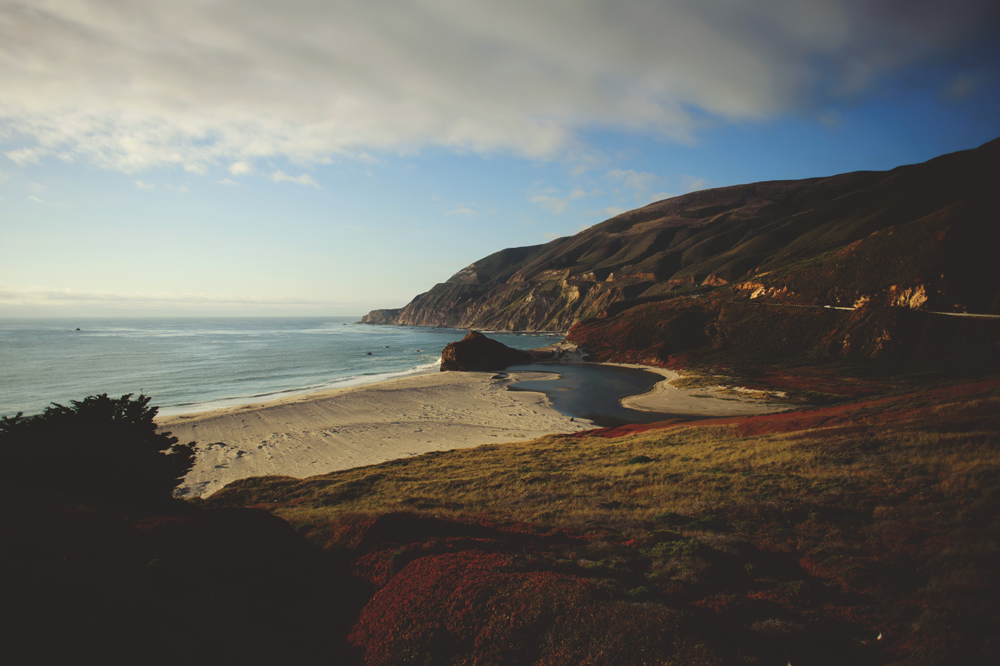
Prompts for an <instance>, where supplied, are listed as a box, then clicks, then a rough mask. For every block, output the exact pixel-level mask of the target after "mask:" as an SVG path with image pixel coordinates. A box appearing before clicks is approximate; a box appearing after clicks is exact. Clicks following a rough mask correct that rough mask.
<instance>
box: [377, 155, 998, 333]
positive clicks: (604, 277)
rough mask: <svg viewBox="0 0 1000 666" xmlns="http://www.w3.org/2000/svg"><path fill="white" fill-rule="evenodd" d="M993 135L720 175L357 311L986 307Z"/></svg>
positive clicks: (491, 317) (491, 318) (555, 314)
mask: <svg viewBox="0 0 1000 666" xmlns="http://www.w3.org/2000/svg"><path fill="white" fill-rule="evenodd" d="M997 172H1000V139H998V140H995V141H992V142H990V143H987V144H985V145H983V146H981V147H979V148H976V149H972V150H967V151H961V152H958V153H951V154H948V155H943V156H941V157H937V158H934V159H932V160H929V161H927V162H924V163H921V164H915V165H906V166H901V167H897V168H895V169H892V170H889V171H857V172H851V173H845V174H838V175H834V176H826V177H817V178H807V179H802V180H777V181H765V182H759V183H750V184H744V185H733V186H728V187H722V188H715V189H710V190H702V191H698V192H692V193H690V194H686V195H681V196H678V197H673V198H671V199H665V200H662V201H658V202H655V203H652V204H649V205H647V206H644V207H642V208H638V209H635V210H632V211H628V212H625V213H622V214H620V215H617V216H615V217H612V218H610V219H608V220H606V221H604V222H601V223H599V224H597V225H594V226H593V227H590V228H588V229H585V230H584V231H582V232H580V233H578V234H575V235H573V236H569V237H565V238H559V239H556V240H553V241H550V242H548V243H545V244H541V245H534V246H526V247H519V248H507V249H504V250H500V251H499V252H496V253H493V254H491V255H489V256H487V257H484V258H483V259H480V260H478V261H476V262H474V263H473V264H470V265H469V266H467V267H465V268H463V269H462V270H460V271H458V272H457V273H455V274H454V275H453V276H452V277H451V278H449V279H448V280H447V281H445V282H443V283H440V284H438V285H435V286H434V287H432V288H431V289H430V290H428V291H426V292H424V293H422V294H419V295H418V296H416V297H415V298H414V299H413V300H412V301H411V302H410V303H409V304H407V305H406V306H404V307H402V308H398V309H389V310H375V311H372V312H371V313H369V314H368V315H366V316H365V317H364V318H363V319H362V321H364V322H366V323H376V324H397V325H420V326H449V327H455V328H475V329H485V330H518V331H522V330H523V331H557V332H565V331H568V330H569V329H570V328H571V327H572V326H573V325H574V324H581V323H582V322H585V321H587V320H589V319H593V318H597V317H602V318H603V317H607V316H610V315H612V314H614V313H615V312H616V311H617V312H621V311H623V310H627V309H629V307H630V306H635V305H641V304H643V303H649V302H657V301H667V300H671V299H674V298H678V297H686V296H692V295H699V294H700V295H702V296H708V295H713V296H718V297H721V298H724V299H741V300H746V301H749V300H755V301H758V302H762V301H765V300H767V301H773V302H776V303H783V304H790V303H795V304H801V305H820V306H822V305H831V306H839V307H855V306H857V305H864V304H869V303H870V304H873V305H876V304H877V305H884V306H899V307H907V308H913V309H925V310H942V311H949V312H962V311H974V312H987V313H1000V272H998V270H997V268H995V267H994V265H995V264H996V263H997V262H995V260H993V258H992V256H991V251H992V248H993V247H996V241H998V240H1000V229H998V225H997V224H995V223H991V222H990V220H991V219H993V218H995V214H992V212H991V211H992V208H991V203H990V198H991V191H992V189H993V188H994V187H995V184H996V183H995V181H996V178H995V176H991V174H995V173H997Z"/></svg>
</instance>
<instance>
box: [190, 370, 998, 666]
mask: <svg viewBox="0 0 1000 666" xmlns="http://www.w3.org/2000/svg"><path fill="white" fill-rule="evenodd" d="M998 415H1000V379H992V380H984V381H979V382H976V383H965V384H956V385H952V386H947V387H939V388H935V389H925V390H921V391H915V392H910V393H906V394H902V395H893V396H888V397H880V398H868V399H864V400H860V401H855V402H853V403H849V404H844V405H839V406H835V407H827V408H823V409H814V410H808V411H802V412H791V413H787V414H779V415H771V416H762V417H753V418H745V419H729V420H717V421H704V422H698V423H694V424H692V423H681V424H673V425H669V426H667V427H662V428H654V429H646V428H645V427H644V428H636V429H634V430H618V431H598V432H595V433H593V434H591V435H588V436H583V437H570V436H559V437H547V438H544V439H541V440H538V441H535V442H530V443H522V444H507V445H498V446H489V447H481V448H478V449H471V450H461V451H453V452H447V453H440V454H431V455H426V456H421V457H417V458H412V459H407V460H401V461H396V462H393V463H386V464H383V465H379V466H374V467H368V468H362V469H355V470H348V471H344V472H338V473H334V474H329V475H326V476H322V477H313V478H310V479H304V480H299V479H290V478H263V479H249V480H245V481H242V482H237V483H235V484H232V485H230V486H228V487H227V488H226V489H224V490H223V491H221V492H220V493H218V494H216V495H215V496H213V497H212V498H211V499H210V500H209V502H208V504H209V505H210V506H253V507H259V508H264V509H267V510H269V511H272V512H273V513H275V514H276V515H278V516H280V517H282V518H284V519H285V520H287V521H289V522H290V523H291V524H292V525H294V526H295V527H296V528H297V529H299V530H300V532H303V533H307V534H308V536H309V538H310V539H311V540H312V541H313V542H315V543H318V544H320V545H322V546H323V547H324V548H326V549H327V551H328V552H330V553H332V554H336V555H337V556H338V559H340V558H345V561H351V562H353V564H352V567H353V571H354V573H355V574H356V575H357V576H359V577H361V578H364V579H366V580H367V581H368V582H369V583H370V584H371V585H372V590H373V595H372V597H371V599H370V600H369V601H368V602H367V605H366V606H365V608H364V610H363V611H362V612H361V614H360V616H359V617H358V621H357V623H356V624H355V625H354V629H353V632H352V634H351V640H352V641H353V643H354V644H355V645H357V646H358V647H359V648H360V649H362V650H363V651H364V652H365V654H366V663H373V664H381V663H386V664H388V663H434V664H439V663H441V664H444V663H455V664H466V663H469V664H471V663H491V664H492V663H511V664H527V663H530V664H581V663H613V664H640V663H667V662H668V661H669V662H670V663H678V664H703V663H726V664H729V663H736V664H739V663H746V664H753V663H786V661H790V662H791V663H795V664H797V663H830V664H842V663H855V664H865V663H873V664H874V663H879V664H881V663H901V664H938V663H940V664H950V663H997V658H998V656H1000V654H998V653H1000V648H998V645H997V641H996V639H995V638H994V637H995V636H996V635H998V632H997V630H998V629H1000V627H998V618H1000V604H998V602H997V601H996V599H997V592H998V590H997V587H998V585H997V582H998V581H997V570H996V566H995V560H996V556H997V550H998V546H1000V517H998V516H1000V511H998V509H1000V457H998V455H997V446H998V438H997V433H998V432H1000V416H998ZM880 636H881V637H880Z"/></svg>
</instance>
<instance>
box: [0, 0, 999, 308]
mask: <svg viewBox="0 0 1000 666" xmlns="http://www.w3.org/2000/svg"><path fill="white" fill-rule="evenodd" d="M994 5H995V3H993V2H986V1H983V0H953V1H951V2H948V3H945V2H933V1H931V2H913V1H912V0H910V1H908V2H902V1H897V0H880V1H878V2H873V1H871V0H867V1H865V2H862V1H860V0H849V1H848V0H839V1H835V0H794V1H793V0H741V1H736V0H699V1H695V0H680V1H668V0H617V1H615V2H610V1H608V0H573V1H569V0H565V1H563V0H548V1H545V0H534V1H531V2H528V1H525V0H507V1H505V2H495V1H494V2H486V1H483V0H461V1H460V0H408V1H405V2H404V1H402V0H385V1H384V2H379V3H373V2H356V1H344V2H328V1H322V2H321V1H310V0H289V1H287V2H282V3H277V2H268V1H264V0H215V1H214V2H205V1H203V0H175V1H174V2H171V3H135V2H125V1H123V0H79V1H73V2H70V1H69V0H31V1H30V2H17V1H9V0H8V1H6V2H3V3H0V80H2V81H3V82H4V83H3V85H2V86H0V232H2V238H3V245H2V248H3V250H2V257H3V260H2V262H0V316H46V315H52V316H55V315H61V316H87V315H92V316H97V315H116V314H120V315H130V316H131V315H171V314H176V315H192V314H194V315H197V314H204V315H209V314H211V315H217V314H225V315H230V314H231V315H258V314H259V315H295V314H303V315H306V314H318V315H340V314H348V315H360V314H363V313H365V312H367V311H368V310H370V309H373V308H380V307H398V306H402V305H404V304H405V303H406V302H408V301H409V300H410V298H412V297H413V296H414V295H416V294H417V293H419V292H422V291H425V290H426V289H428V288H430V287H431V286H432V285H433V284H435V283H437V282H440V281H443V280H445V279H447V278H448V277H449V276H451V275H452V274H453V273H455V272H457V271H458V270H460V269H461V268H463V267H464V266H466V265H468V264H469V263H471V262H473V261H475V260H476V259H479V258H481V257H483V256H485V255H488V254H490V253H492V252H495V251H497V250H500V249H503V248H505V247H513V246H522V245H534V244H538V243H543V242H546V241H548V240H550V239H552V238H556V237H560V236H566V235H570V234H573V233H576V232H577V231H580V230H581V229H583V228H586V227H587V226H590V225H592V224H596V223H598V222H601V221H603V220H604V219H607V218H608V217H611V216H613V215H615V214H616V213H618V212H622V211H625V210H629V209H632V208H636V207H639V206H642V205H645V204H647V203H650V202H652V201H655V200H658V199H662V198H665V197H668V196H674V195H677V194H683V193H686V192H689V191H693V190H697V189H704V188H707V187H718V186H724V185H733V184H737V183H745V182H753V181H760V180H773V179H794V178H806V177H811V176H822V175H830V174H834V173H841V172H845V171H853V170H858V169H875V170H881V169H889V168H893V167H895V166H899V165H901V164H909V163H915V162H921V161H924V160H927V159H929V158H932V157H935V156H937V155H941V154H944V153H948V152H952V151H956V150H963V149H968V148H974V147H976V146H978V145H981V144H982V143H985V142H987V141H989V140H992V139H994V138H997V137H998V136H1000V49H998V47H996V46H994V45H993V44H992V42H993V41H995V36H996V34H1000V30H998V28H1000V10H998V9H996V8H995V7H994Z"/></svg>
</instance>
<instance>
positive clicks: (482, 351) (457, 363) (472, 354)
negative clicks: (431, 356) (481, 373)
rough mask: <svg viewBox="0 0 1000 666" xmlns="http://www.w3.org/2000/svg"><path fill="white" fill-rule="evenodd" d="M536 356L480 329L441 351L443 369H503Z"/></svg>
mask: <svg viewBox="0 0 1000 666" xmlns="http://www.w3.org/2000/svg"><path fill="white" fill-rule="evenodd" d="M534 360H535V358H534V357H533V356H532V355H531V354H529V353H528V352H525V351H520V350H518V349H511V348H510V347H508V346H507V345H505V344H503V343H502V342H497V341H496V340H492V339H490V338H488V337H486V336H485V335H483V334H482V333H480V332H479V331H469V333H468V334H467V335H466V336H465V337H464V338H462V339H461V340H459V341H458V342H452V343H449V344H448V346H447V347H445V348H444V351H443V352H441V371H442V372H447V371H449V370H491V371H496V370H503V369H504V368H506V367H507V366H510V365H517V364H520V363H532V362H534Z"/></svg>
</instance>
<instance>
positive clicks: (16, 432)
mask: <svg viewBox="0 0 1000 666" xmlns="http://www.w3.org/2000/svg"><path fill="white" fill-rule="evenodd" d="M132 395H133V394H131V393H129V394H127V395H123V396H122V397H120V398H109V397H108V395H107V394H106V393H102V394H101V395H94V396H90V397H87V398H84V399H83V400H73V401H71V402H70V405H71V406H69V407H67V406H64V405H60V404H57V403H52V404H51V405H50V406H49V407H47V408H46V409H45V411H44V412H43V413H41V414H38V415H36V416H30V417H25V416H23V413H18V414H17V415H16V416H13V417H5V418H2V419H0V479H3V481H5V482H8V483H11V484H13V485H26V486H35V487H38V486H40V487H46V488H51V489H53V490H65V491H71V492H75V493H79V494H82V495H87V496H91V497H98V498H102V499H107V500H111V501H115V502H121V503H125V504H130V505H136V506H153V505H157V504H162V503H165V502H169V501H170V500H171V499H172V497H173V491H174V489H175V488H176V487H177V484H178V483H179V482H180V480H181V479H182V478H183V477H184V475H185V474H186V473H187V472H188V470H190V469H191V466H192V465H193V464H194V442H191V443H189V444H178V443H177V438H176V437H172V436H171V435H170V433H169V432H157V430H156V424H155V423H154V422H153V419H154V418H155V417H156V413H157V411H158V409H159V408H157V407H152V406H150V405H149V401H150V398H149V396H145V395H140V396H139V397H137V398H134V399H133V397H132Z"/></svg>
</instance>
